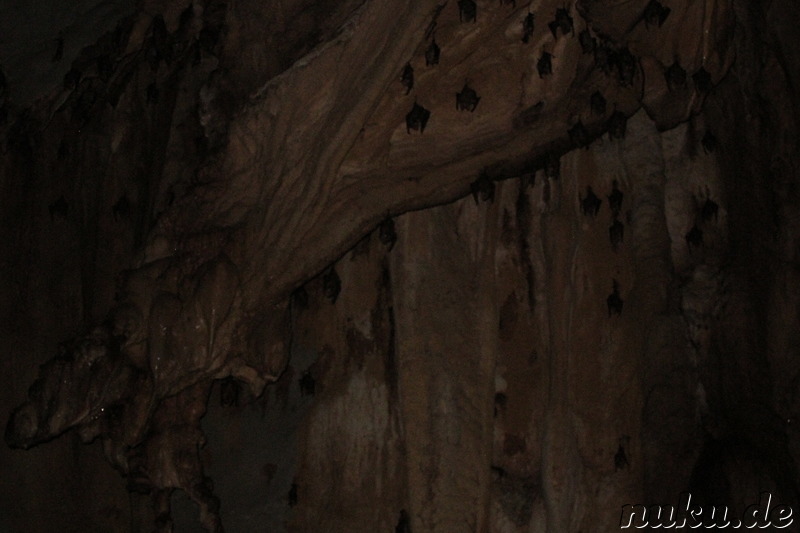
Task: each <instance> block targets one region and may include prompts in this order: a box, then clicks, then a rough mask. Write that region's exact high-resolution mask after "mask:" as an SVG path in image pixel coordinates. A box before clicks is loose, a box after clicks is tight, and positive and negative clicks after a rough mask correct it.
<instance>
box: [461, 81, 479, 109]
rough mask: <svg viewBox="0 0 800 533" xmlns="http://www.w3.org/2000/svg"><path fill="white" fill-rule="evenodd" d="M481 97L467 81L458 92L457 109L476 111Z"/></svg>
mask: <svg viewBox="0 0 800 533" xmlns="http://www.w3.org/2000/svg"><path fill="white" fill-rule="evenodd" d="M480 100H481V97H480V96H478V93H476V92H475V89H473V88H472V87H470V86H469V85H468V84H467V83H466V82H465V83H464V87H463V88H462V89H461V92H460V93H456V109H458V110H459V111H475V108H476V107H478V102H480Z"/></svg>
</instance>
